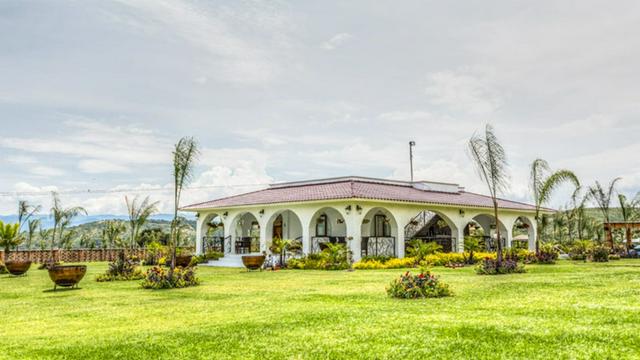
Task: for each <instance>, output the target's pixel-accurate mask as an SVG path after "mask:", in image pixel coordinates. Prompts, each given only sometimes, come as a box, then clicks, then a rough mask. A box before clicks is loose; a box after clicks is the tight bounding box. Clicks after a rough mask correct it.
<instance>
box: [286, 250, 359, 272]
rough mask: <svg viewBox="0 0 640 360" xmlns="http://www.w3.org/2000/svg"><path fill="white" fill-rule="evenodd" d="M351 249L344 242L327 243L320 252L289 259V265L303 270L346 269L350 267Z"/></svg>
mask: <svg viewBox="0 0 640 360" xmlns="http://www.w3.org/2000/svg"><path fill="white" fill-rule="evenodd" d="M348 255H349V250H347V247H346V246H345V245H342V244H327V248H326V249H324V250H322V252H321V253H319V254H309V255H307V256H305V257H302V258H300V259H289V261H288V264H287V267H289V268H291V269H301V270H345V269H348V268H349V265H350V264H349V260H348Z"/></svg>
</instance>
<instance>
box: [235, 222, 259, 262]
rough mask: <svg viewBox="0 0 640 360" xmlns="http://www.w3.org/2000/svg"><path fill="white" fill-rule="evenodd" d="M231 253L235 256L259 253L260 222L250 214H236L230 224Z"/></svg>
mask: <svg viewBox="0 0 640 360" xmlns="http://www.w3.org/2000/svg"><path fill="white" fill-rule="evenodd" d="M231 235H232V237H233V241H232V247H233V249H232V251H233V253H235V254H249V253H258V252H260V222H258V218H256V216H255V215H253V214H252V213H250V212H245V213H241V214H238V215H237V216H236V217H235V219H234V220H233V221H232V223H231Z"/></svg>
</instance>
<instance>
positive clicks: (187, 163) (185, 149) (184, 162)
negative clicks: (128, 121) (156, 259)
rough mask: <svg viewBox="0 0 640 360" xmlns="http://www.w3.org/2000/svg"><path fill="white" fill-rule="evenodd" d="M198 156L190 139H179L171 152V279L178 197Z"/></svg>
mask: <svg viewBox="0 0 640 360" xmlns="http://www.w3.org/2000/svg"><path fill="white" fill-rule="evenodd" d="M199 154H200V151H199V150H198V143H197V142H196V140H195V139H194V138H192V137H183V138H182V139H180V140H179V141H178V143H177V144H176V146H175V149H174V150H173V178H174V184H173V185H174V189H173V190H174V193H173V195H174V198H173V200H174V202H173V205H174V206H173V221H172V222H171V267H170V270H169V277H173V270H174V269H175V267H176V247H177V243H178V237H179V231H180V228H179V225H180V224H179V219H178V209H179V208H180V197H181V196H182V191H183V189H184V187H185V186H187V185H188V184H189V182H190V181H191V180H192V179H193V171H194V167H195V162H196V159H197V158H198V155H199Z"/></svg>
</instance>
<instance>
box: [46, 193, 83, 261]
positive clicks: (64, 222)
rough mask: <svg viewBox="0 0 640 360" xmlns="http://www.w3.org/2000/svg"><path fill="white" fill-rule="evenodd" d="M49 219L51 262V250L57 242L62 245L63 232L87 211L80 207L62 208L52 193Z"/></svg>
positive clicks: (57, 197) (57, 198) (56, 195)
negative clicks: (51, 221)
mask: <svg viewBox="0 0 640 360" xmlns="http://www.w3.org/2000/svg"><path fill="white" fill-rule="evenodd" d="M51 197H52V201H51V202H52V204H51V217H52V218H53V229H52V235H51V248H50V249H51V259H52V261H53V248H54V246H55V244H56V240H58V244H61V243H62V240H63V235H64V230H65V229H66V228H67V226H69V225H70V224H71V221H72V220H73V219H74V218H75V217H77V216H79V215H82V214H84V215H87V210H85V209H84V208H82V207H80V206H75V207H68V208H64V207H63V206H62V202H61V201H60V197H59V196H58V193H56V192H52V193H51Z"/></svg>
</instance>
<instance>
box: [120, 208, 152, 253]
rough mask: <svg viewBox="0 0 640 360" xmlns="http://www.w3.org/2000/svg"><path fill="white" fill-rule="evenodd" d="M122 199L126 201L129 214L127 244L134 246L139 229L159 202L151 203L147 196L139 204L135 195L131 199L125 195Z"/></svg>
mask: <svg viewBox="0 0 640 360" xmlns="http://www.w3.org/2000/svg"><path fill="white" fill-rule="evenodd" d="M124 201H125V202H126V203H127V213H128V215H129V231H130V234H129V242H130V244H129V246H130V247H131V248H134V247H135V246H136V245H137V241H138V237H139V236H138V235H139V232H140V229H141V228H142V227H143V226H144V224H146V222H147V220H149V217H150V216H151V215H153V213H155V212H156V211H157V209H158V204H159V202H158V201H156V202H153V203H152V202H151V201H150V200H149V197H148V196H147V197H146V198H145V199H144V200H143V201H142V203H139V204H138V197H137V196H136V197H135V198H133V199H132V200H131V201H129V198H128V197H127V196H125V197H124Z"/></svg>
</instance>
